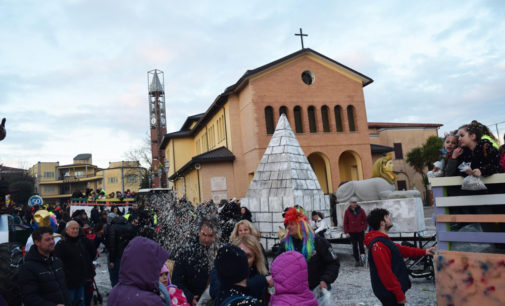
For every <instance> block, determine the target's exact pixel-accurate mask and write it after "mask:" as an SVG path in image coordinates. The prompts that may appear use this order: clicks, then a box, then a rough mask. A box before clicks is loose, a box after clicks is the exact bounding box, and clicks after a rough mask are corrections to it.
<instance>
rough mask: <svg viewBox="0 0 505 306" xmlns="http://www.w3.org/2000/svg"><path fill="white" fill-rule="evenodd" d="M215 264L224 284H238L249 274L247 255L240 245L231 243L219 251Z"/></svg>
mask: <svg viewBox="0 0 505 306" xmlns="http://www.w3.org/2000/svg"><path fill="white" fill-rule="evenodd" d="M214 266H215V267H216V270H217V275H218V277H219V280H220V281H221V283H222V284H224V285H233V284H236V283H238V282H240V281H242V280H244V279H246V278H247V276H249V264H248V263H247V255H246V254H245V253H244V251H242V249H240V248H239V247H238V246H236V245H233V244H230V243H228V244H226V245H225V246H223V247H222V248H220V249H219V250H218V251H217V256H216V259H215V261H214Z"/></svg>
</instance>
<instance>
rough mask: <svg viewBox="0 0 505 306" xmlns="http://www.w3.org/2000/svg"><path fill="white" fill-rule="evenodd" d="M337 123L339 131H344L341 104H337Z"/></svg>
mask: <svg viewBox="0 0 505 306" xmlns="http://www.w3.org/2000/svg"><path fill="white" fill-rule="evenodd" d="M335 123H336V125H337V132H342V131H344V128H343V126H342V107H340V105H337V106H335Z"/></svg>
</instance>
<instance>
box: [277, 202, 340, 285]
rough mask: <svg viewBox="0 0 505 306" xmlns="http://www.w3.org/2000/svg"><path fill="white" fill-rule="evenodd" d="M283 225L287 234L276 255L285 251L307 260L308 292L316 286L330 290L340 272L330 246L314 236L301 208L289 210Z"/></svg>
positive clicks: (338, 262)
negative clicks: (297, 253)
mask: <svg viewBox="0 0 505 306" xmlns="http://www.w3.org/2000/svg"><path fill="white" fill-rule="evenodd" d="M284 224H285V226H286V228H287V230H288V232H287V235H286V237H285V238H284V239H282V241H281V245H280V247H279V253H278V254H277V255H279V254H281V253H282V252H285V251H297V252H299V253H301V254H302V255H303V256H304V257H305V259H307V268H308V273H309V275H308V276H309V288H310V290H313V289H314V288H316V287H317V286H318V285H319V286H320V287H321V288H325V289H330V285H331V284H332V283H333V282H334V281H335V280H336V279H337V276H338V272H339V270H340V261H339V260H338V257H337V255H335V253H334V252H333V250H332V248H331V244H330V243H329V242H328V240H326V239H325V238H323V237H321V236H319V235H314V231H313V230H312V227H311V226H310V225H309V224H308V218H307V216H306V215H305V211H304V210H303V209H302V208H301V207H291V208H289V209H288V210H287V211H286V213H285V215H284Z"/></svg>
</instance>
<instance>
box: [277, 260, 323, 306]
mask: <svg viewBox="0 0 505 306" xmlns="http://www.w3.org/2000/svg"><path fill="white" fill-rule="evenodd" d="M270 271H271V272H272V278H273V280H274V287H275V293H274V295H272V296H271V297H270V305H272V306H282V305H298V306H316V305H317V300H316V298H315V297H314V294H313V293H312V291H310V289H309V279H308V269H307V261H306V260H305V257H304V256H303V255H302V254H301V253H299V252H296V251H288V252H284V253H282V254H281V255H279V256H277V258H275V260H274V261H273V262H272V266H271V267H270Z"/></svg>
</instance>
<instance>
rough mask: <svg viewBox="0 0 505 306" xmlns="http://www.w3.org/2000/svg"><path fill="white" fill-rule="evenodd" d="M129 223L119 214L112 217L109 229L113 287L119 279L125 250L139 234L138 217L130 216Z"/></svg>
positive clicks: (110, 268) (110, 269) (110, 266)
mask: <svg viewBox="0 0 505 306" xmlns="http://www.w3.org/2000/svg"><path fill="white" fill-rule="evenodd" d="M130 219H131V220H130V222H131V223H129V222H128V221H127V220H126V219H125V218H123V217H121V216H118V217H115V218H114V219H112V221H111V224H110V228H109V230H108V237H107V240H108V243H107V247H108V248H109V276H110V283H111V287H114V286H115V285H116V284H117V282H118V279H119V268H120V266H119V265H120V263H121V256H123V251H124V249H125V248H126V246H127V245H128V243H129V242H130V240H132V239H133V238H134V237H135V236H137V229H136V228H137V224H138V219H136V218H131V217H130Z"/></svg>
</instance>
